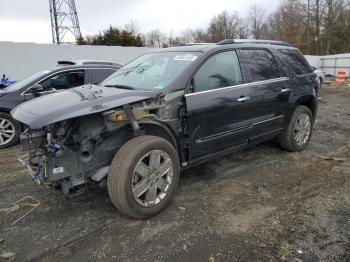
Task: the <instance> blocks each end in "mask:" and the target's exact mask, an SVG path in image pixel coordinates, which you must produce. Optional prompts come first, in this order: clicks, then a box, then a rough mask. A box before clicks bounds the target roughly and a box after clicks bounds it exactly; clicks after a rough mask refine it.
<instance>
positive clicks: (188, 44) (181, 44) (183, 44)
mask: <svg viewBox="0 0 350 262" xmlns="http://www.w3.org/2000/svg"><path fill="white" fill-rule="evenodd" d="M193 45H215V43H179V44H176V45H175V46H193Z"/></svg>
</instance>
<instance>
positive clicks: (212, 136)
mask: <svg viewBox="0 0 350 262" xmlns="http://www.w3.org/2000/svg"><path fill="white" fill-rule="evenodd" d="M283 117H284V115H280V116H275V117H272V118H269V119H266V120H262V121H259V122H256V123H253V124H251V125H245V126H241V127H236V128H234V129H231V130H228V131H224V132H221V133H217V134H213V135H210V136H205V137H202V138H198V139H196V144H201V143H204V142H208V141H212V140H214V139H216V138H220V137H225V136H228V135H231V134H232V133H235V132H238V131H242V130H248V129H251V128H253V127H255V126H256V125H259V124H263V123H266V122H269V121H273V120H276V119H279V118H283ZM271 132H273V131H271Z"/></svg>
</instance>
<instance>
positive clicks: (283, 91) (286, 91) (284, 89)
mask: <svg viewBox="0 0 350 262" xmlns="http://www.w3.org/2000/svg"><path fill="white" fill-rule="evenodd" d="M288 92H290V88H283V89H282V90H281V93H288Z"/></svg>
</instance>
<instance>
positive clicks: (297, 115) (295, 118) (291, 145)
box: [279, 105, 314, 152]
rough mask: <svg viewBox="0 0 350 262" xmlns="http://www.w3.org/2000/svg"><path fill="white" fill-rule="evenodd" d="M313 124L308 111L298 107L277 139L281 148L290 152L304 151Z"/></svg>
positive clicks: (303, 107) (305, 108) (301, 106)
mask: <svg viewBox="0 0 350 262" xmlns="http://www.w3.org/2000/svg"><path fill="white" fill-rule="evenodd" d="M313 123H314V119H313V115H312V113H311V111H310V109H309V108H308V107H306V106H303V105H300V106H298V107H297V108H296V109H295V110H294V113H293V115H292V117H291V119H290V122H289V124H288V127H287V128H286V129H285V130H284V131H283V133H282V135H281V137H280V139H279V143H280V145H281V147H282V148H283V149H285V150H287V151H290V152H299V151H302V150H304V149H305V148H306V147H307V145H308V144H309V142H310V139H311V135H312V129H313Z"/></svg>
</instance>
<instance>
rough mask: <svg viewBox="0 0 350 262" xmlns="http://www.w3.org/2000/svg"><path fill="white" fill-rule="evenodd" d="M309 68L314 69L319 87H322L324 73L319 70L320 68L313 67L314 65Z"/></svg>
mask: <svg viewBox="0 0 350 262" xmlns="http://www.w3.org/2000/svg"><path fill="white" fill-rule="evenodd" d="M311 68H312V70H313V71H314V73H315V74H316V77H317V80H318V81H319V83H320V87H322V85H323V83H324V80H325V78H326V75H325V73H324V72H323V71H322V70H321V68H318V67H314V66H311Z"/></svg>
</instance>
